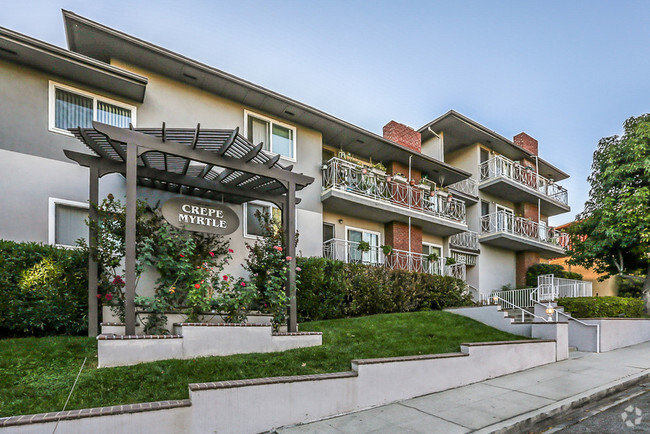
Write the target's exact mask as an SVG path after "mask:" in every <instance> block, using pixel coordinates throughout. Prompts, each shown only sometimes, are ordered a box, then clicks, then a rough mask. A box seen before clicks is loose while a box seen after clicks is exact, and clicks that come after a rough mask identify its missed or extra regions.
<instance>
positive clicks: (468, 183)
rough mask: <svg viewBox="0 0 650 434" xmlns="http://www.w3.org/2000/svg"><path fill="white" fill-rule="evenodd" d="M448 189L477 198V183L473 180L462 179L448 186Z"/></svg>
mask: <svg viewBox="0 0 650 434" xmlns="http://www.w3.org/2000/svg"><path fill="white" fill-rule="evenodd" d="M448 187H449V188H451V189H453V190H456V191H458V192H460V193H465V194H468V195H470V196H474V197H478V182H477V181H476V180H475V179H474V178H467V179H463V180H462V181H458V182H455V183H453V184H449V186H448Z"/></svg>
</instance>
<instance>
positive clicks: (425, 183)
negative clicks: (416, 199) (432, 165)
mask: <svg viewBox="0 0 650 434" xmlns="http://www.w3.org/2000/svg"><path fill="white" fill-rule="evenodd" d="M418 188H419V189H421V190H424V191H428V192H430V191H431V181H429V178H428V177H427V175H426V174H425V175H424V176H422V179H420V183H419V184H418Z"/></svg>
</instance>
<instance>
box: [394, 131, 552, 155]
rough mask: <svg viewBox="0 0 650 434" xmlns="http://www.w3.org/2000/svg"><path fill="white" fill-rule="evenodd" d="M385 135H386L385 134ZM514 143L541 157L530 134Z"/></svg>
mask: <svg viewBox="0 0 650 434" xmlns="http://www.w3.org/2000/svg"><path fill="white" fill-rule="evenodd" d="M385 128H386V127H384V129H385ZM384 135H386V134H385V133H384ZM512 141H513V142H515V145H517V146H519V147H521V148H524V149H525V150H527V151H528V152H532V154H533V155H539V153H538V151H537V148H538V144H537V140H535V139H533V138H532V137H530V136H529V135H528V134H526V133H519V134H517V135H516V136H515V137H514V138H513V139H512Z"/></svg>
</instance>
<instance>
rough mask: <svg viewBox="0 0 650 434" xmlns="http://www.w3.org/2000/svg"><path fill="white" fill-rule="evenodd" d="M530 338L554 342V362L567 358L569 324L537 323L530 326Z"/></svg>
mask: <svg viewBox="0 0 650 434" xmlns="http://www.w3.org/2000/svg"><path fill="white" fill-rule="evenodd" d="M531 331H532V336H531V337H532V338H535V339H552V340H554V341H555V357H556V359H555V360H556V361H558V362H559V361H560V360H566V359H568V358H569V324H567V323H566V322H538V323H533V324H532V329H531Z"/></svg>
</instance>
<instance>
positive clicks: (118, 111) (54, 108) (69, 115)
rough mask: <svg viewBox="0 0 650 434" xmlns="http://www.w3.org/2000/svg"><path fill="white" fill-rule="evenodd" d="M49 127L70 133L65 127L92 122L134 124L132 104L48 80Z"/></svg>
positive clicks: (87, 124)
mask: <svg viewBox="0 0 650 434" xmlns="http://www.w3.org/2000/svg"><path fill="white" fill-rule="evenodd" d="M48 112H49V129H50V131H53V132H56V133H62V134H67V135H71V133H70V132H69V131H68V128H76V127H82V128H92V122H93V121H98V122H102V123H104V124H109V125H113V126H116V127H121V128H128V126H129V124H133V126H135V124H136V108H135V107H134V106H132V105H129V104H125V103H123V102H120V101H116V100H113V99H110V98H106V97H103V96H99V95H95V94H93V93H90V92H86V91H83V90H80V89H76V88H74V87H70V86H66V85H64V84H60V83H56V82H54V81H50V88H49V106H48Z"/></svg>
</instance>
